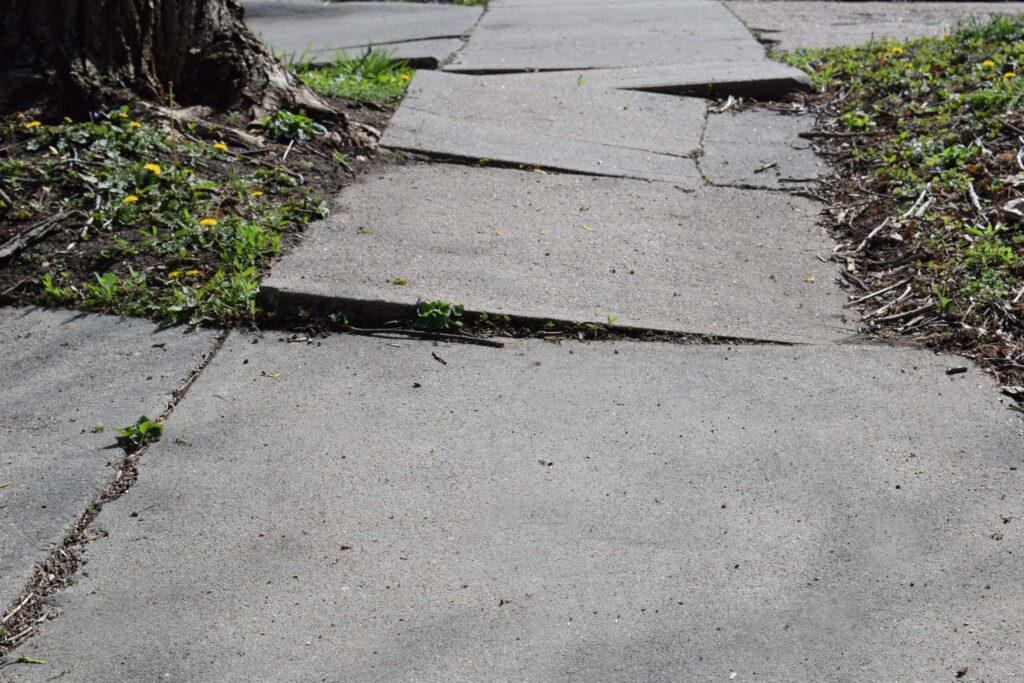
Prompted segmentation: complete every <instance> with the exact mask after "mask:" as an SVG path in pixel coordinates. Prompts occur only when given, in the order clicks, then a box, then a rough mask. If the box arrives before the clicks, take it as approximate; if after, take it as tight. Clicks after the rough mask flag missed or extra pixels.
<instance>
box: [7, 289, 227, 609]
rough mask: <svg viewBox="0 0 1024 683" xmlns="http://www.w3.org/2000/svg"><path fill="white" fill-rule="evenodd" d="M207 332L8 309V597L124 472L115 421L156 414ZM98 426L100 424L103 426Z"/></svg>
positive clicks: (202, 347) (194, 360)
mask: <svg viewBox="0 0 1024 683" xmlns="http://www.w3.org/2000/svg"><path fill="white" fill-rule="evenodd" d="M213 337H214V335H213V334H212V333H210V332H207V331H197V332H193V333H191V334H184V333H183V332H182V331H181V330H159V329H157V327H156V326H155V325H153V324H151V323H148V322H140V321H131V320H119V319H118V318H114V317H111V316H101V315H87V314H78V313H72V312H68V311H44V310H38V309H11V308H5V309H0V355H2V357H3V358H4V361H3V386H4V388H3V391H2V392H0V484H2V483H5V482H10V483H9V484H8V485H7V486H5V487H4V488H2V489H0V605H2V606H3V608H5V607H7V606H9V605H10V604H11V602H12V601H13V600H14V599H15V598H16V597H17V596H19V595H20V594H21V592H22V590H24V588H25V585H26V583H27V582H28V580H29V578H31V576H32V570H33V568H34V567H35V565H36V564H37V563H39V562H43V561H45V560H46V559H47V558H48V557H49V555H50V552H51V551H52V550H53V548H54V547H56V546H57V545H59V544H60V543H61V542H62V541H63V540H64V535H65V533H66V532H67V531H68V529H70V528H71V526H72V525H73V524H74V523H75V522H77V521H78V518H79V517H80V516H81V515H82V513H84V512H85V509H86V507H87V506H88V505H89V504H90V503H91V502H92V500H93V498H94V497H95V495H96V494H97V493H98V492H99V491H100V490H101V489H102V488H103V487H104V486H105V485H106V484H107V483H109V482H110V481H111V480H112V479H113V477H114V474H115V473H116V470H115V469H114V468H113V467H112V466H111V465H112V464H114V465H116V464H119V463H120V460H121V458H122V457H124V454H123V453H122V451H121V449H120V448H117V446H116V440H117V435H116V434H115V432H114V430H115V429H116V428H119V427H124V426H126V425H129V424H132V423H134V422H135V420H137V419H138V417H139V416H140V415H142V414H146V415H149V416H150V417H155V416H156V415H157V414H158V413H159V412H160V411H161V410H163V408H164V407H165V406H166V405H167V403H168V401H170V396H169V395H168V393H167V392H169V391H170V390H172V389H175V388H177V387H178V386H179V385H180V384H181V381H182V380H183V379H184V378H185V377H186V376H187V375H188V374H189V373H190V372H191V371H192V370H193V369H194V368H195V367H196V366H197V365H198V363H199V359H200V358H201V356H202V355H203V354H204V353H206V352H207V351H209V350H210V348H212V344H213ZM97 428H99V429H97Z"/></svg>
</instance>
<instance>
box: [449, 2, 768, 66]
mask: <svg viewBox="0 0 1024 683" xmlns="http://www.w3.org/2000/svg"><path fill="white" fill-rule="evenodd" d="M626 27H628V30H626ZM764 58H765V56H764V50H763V48H762V47H761V46H760V45H758V43H757V41H756V40H754V38H753V36H752V35H751V34H750V33H749V31H747V29H746V28H745V27H744V26H743V24H742V23H740V22H739V21H738V20H737V19H736V17H734V16H733V15H732V14H731V13H730V12H729V11H728V10H727V9H726V8H725V7H724V6H723V5H722V4H721V3H718V2H711V1H710V0H647V1H645V2H627V3H623V2H616V1H613V0H589V1H587V2H567V3H562V2H559V3H552V2H526V3H524V2H505V1H503V0H492V1H491V2H490V3H489V4H488V8H487V12H486V14H484V16H483V18H482V19H481V20H480V23H479V25H478V26H477V27H476V29H475V30H474V31H473V35H472V36H471V37H470V39H469V41H468V42H467V44H466V47H465V48H464V49H463V50H462V51H460V52H459V54H458V55H456V57H455V59H454V60H453V61H452V63H451V64H450V65H448V66H447V67H446V68H447V69H449V70H451V71H463V72H502V71H533V70H540V71H552V70H560V69H597V68H611V67H624V66H656V65H666V64H677V63H693V62H702V63H711V62H727V61H756V60H763V59H764Z"/></svg>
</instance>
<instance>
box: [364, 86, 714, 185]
mask: <svg viewBox="0 0 1024 683" xmlns="http://www.w3.org/2000/svg"><path fill="white" fill-rule="evenodd" d="M583 83H584V84H583V85H580V84H579V82H578V80H577V77H575V76H572V77H571V79H569V80H567V79H566V78H564V77H562V78H557V79H552V80H551V81H548V80H547V79H546V78H545V77H544V75H534V76H531V77H530V78H521V77H506V76H464V75H459V74H447V73H439V72H431V71H420V72H417V74H416V76H415V77H414V78H413V80H412V83H411V84H410V86H409V92H408V94H407V95H406V98H405V99H404V100H403V101H402V104H401V105H400V106H399V108H398V111H397V112H396V113H395V116H394V118H393V119H392V120H391V124H390V125H389V126H388V128H387V130H386V131H385V133H384V137H383V138H382V140H381V144H382V145H384V146H386V147H391V148H394V149H404V150H410V151H418V152H426V153H432V154H442V155H448V156H456V157H462V158H467V159H472V160H474V161H477V160H480V159H489V160H493V161H500V162H504V163H512V164H522V165H525V166H542V167H546V168H553V169H560V170H566V171H574V172H577V173H588V174H595V175H609V176H623V177H635V178H644V179H648V180H663V181H666V182H671V183H676V184H679V185H681V186H684V187H690V188H693V187H697V186H698V185H699V184H700V178H699V175H698V174H697V168H696V164H694V162H693V159H691V158H687V157H688V156H692V155H693V154H695V153H696V151H697V149H698V147H699V145H700V134H701V129H702V128H703V125H704V111H705V104H704V102H703V101H701V100H696V99H690V98H680V97H670V96H667V95H653V94H650V93H638V92H627V91H618V90H608V89H604V88H594V87H587V86H586V84H585V81H584V82H583Z"/></svg>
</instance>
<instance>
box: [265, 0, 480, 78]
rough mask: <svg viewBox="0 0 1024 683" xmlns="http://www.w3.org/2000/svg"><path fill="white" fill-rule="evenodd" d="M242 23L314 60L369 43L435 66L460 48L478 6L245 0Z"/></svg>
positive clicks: (290, 51)
mask: <svg viewBox="0 0 1024 683" xmlns="http://www.w3.org/2000/svg"><path fill="white" fill-rule="evenodd" d="M245 10H246V12H245V14H246V23H248V24H249V27H250V28H251V29H252V30H253V32H254V33H256V34H257V35H260V36H261V37H262V38H263V39H264V40H265V41H266V42H267V43H268V44H269V45H270V46H271V47H272V48H273V49H274V50H275V51H277V52H283V53H285V54H287V55H288V56H289V57H292V58H296V59H298V58H299V57H300V56H301V55H305V57H304V59H308V60H311V61H313V62H314V63H319V62H327V61H331V60H333V59H334V57H335V53H336V52H339V51H340V52H345V53H348V54H358V53H360V52H362V51H364V50H366V49H367V48H368V47H370V46H374V47H379V48H382V49H388V50H392V51H394V53H395V57H396V58H400V59H408V60H411V61H415V62H420V63H428V64H434V65H436V64H438V63H440V62H443V61H444V60H445V59H447V58H448V57H449V56H450V55H451V54H452V53H454V52H455V51H456V50H458V49H459V48H460V47H462V39H461V36H463V35H464V34H466V33H468V32H469V30H470V29H472V28H473V26H474V25H475V24H476V22H477V20H478V19H479V18H480V13H481V12H482V8H480V7H462V6H458V5H442V4H427V3H419V2H336V3H330V2H313V1H308V2H280V1H279V0H278V1H274V0H249V1H248V2H246V3H245Z"/></svg>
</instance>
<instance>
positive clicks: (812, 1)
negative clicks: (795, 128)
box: [725, 0, 1024, 50]
mask: <svg viewBox="0 0 1024 683" xmlns="http://www.w3.org/2000/svg"><path fill="white" fill-rule="evenodd" d="M725 4H726V6H727V7H728V8H729V9H730V10H731V11H732V12H733V13H734V14H735V15H736V16H737V17H739V18H740V19H741V20H742V21H743V23H744V24H746V25H747V26H748V27H749V28H750V29H751V30H753V31H755V32H756V33H757V34H758V36H759V37H760V38H761V40H763V41H765V42H766V43H768V44H770V45H771V46H772V47H773V48H776V49H779V50H795V49H797V48H801V47H832V46H835V45H856V44H858V43H865V42H867V41H869V40H872V39H876V40H877V39H880V38H921V37H924V36H938V35H942V34H943V33H946V32H947V31H949V30H950V29H952V28H953V27H955V26H956V25H957V23H958V22H961V21H969V20H970V19H971V18H972V17H979V18H983V19H985V18H988V17H989V16H991V15H992V14H1021V13H1024V2H821V1H816V0H729V1H728V2H726V3H725Z"/></svg>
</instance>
